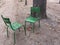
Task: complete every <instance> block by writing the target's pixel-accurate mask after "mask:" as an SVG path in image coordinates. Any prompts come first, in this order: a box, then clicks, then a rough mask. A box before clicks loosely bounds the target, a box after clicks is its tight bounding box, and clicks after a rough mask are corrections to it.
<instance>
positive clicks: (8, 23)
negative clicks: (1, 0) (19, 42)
mask: <svg viewBox="0 0 60 45" xmlns="http://www.w3.org/2000/svg"><path fill="white" fill-rule="evenodd" d="M1 17H2V19H3V21H4V23H5V25H6V26H7V37H9V35H8V27H10V28H11V29H12V30H13V31H14V45H15V43H16V39H15V31H16V30H17V29H20V28H21V27H22V26H23V25H22V24H20V23H18V22H14V23H11V21H10V19H9V18H5V17H3V15H1ZM19 31H20V30H19Z"/></svg>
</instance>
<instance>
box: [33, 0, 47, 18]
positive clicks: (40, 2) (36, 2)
mask: <svg viewBox="0 0 60 45" xmlns="http://www.w3.org/2000/svg"><path fill="white" fill-rule="evenodd" d="M36 6H39V7H40V9H41V13H40V15H41V18H47V15H46V0H33V7H36Z"/></svg>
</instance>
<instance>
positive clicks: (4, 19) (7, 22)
mask: <svg viewBox="0 0 60 45" xmlns="http://www.w3.org/2000/svg"><path fill="white" fill-rule="evenodd" d="M1 17H2V19H3V21H4V23H6V24H11V22H10V19H9V18H4V17H3V15H1Z"/></svg>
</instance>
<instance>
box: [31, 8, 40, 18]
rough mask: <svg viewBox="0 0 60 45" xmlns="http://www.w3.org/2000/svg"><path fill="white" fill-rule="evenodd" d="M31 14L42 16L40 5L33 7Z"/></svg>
mask: <svg viewBox="0 0 60 45" xmlns="http://www.w3.org/2000/svg"><path fill="white" fill-rule="evenodd" d="M31 16H33V17H37V18H38V17H40V7H31Z"/></svg>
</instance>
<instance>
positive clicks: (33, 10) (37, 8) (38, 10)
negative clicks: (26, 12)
mask: <svg viewBox="0 0 60 45" xmlns="http://www.w3.org/2000/svg"><path fill="white" fill-rule="evenodd" d="M32 12H36V13H38V16H37V17H33V19H34V18H36V19H37V21H38V22H39V27H40V7H31V13H32ZM29 17H32V14H31V15H30V16H29ZM29 17H28V18H29ZM28 18H26V20H25V30H26V22H29V23H31V24H32V30H33V32H34V28H35V22H32V21H31V22H30V21H29V20H28V21H27V19H28ZM33 19H31V20H33Z"/></svg>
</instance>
